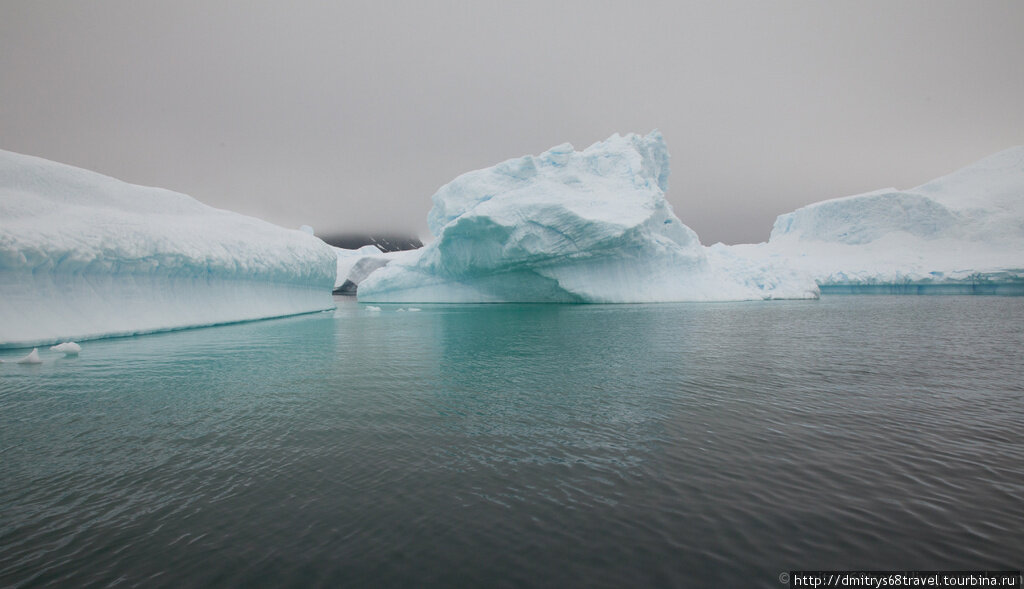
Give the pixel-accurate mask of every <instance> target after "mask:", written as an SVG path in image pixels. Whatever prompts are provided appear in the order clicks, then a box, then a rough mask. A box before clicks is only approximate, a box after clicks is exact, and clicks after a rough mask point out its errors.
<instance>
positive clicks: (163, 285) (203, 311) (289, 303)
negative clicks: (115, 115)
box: [0, 151, 337, 347]
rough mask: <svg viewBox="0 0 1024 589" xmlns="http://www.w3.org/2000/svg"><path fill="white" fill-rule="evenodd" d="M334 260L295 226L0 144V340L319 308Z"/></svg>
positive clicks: (52, 338)
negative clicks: (0, 147) (6, 148)
mask: <svg viewBox="0 0 1024 589" xmlns="http://www.w3.org/2000/svg"><path fill="white" fill-rule="evenodd" d="M336 265H337V257H336V256H335V254H334V252H333V251H332V250H331V247H330V246H328V245H327V244H325V243H323V242H322V241H320V240H319V239H317V238H315V237H313V236H312V235H308V234H306V233H304V232H302V231H297V230H288V229H283V228H281V227H277V226H275V225H272V224H270V223H267V222H265V221H261V220H259V219H255V218H252V217H247V216H244V215H239V214H236V213H232V212H229V211H223V210H219V209H214V208H212V207H209V206H207V205H204V204H202V203H200V202H199V201H197V200H195V199H193V198H191V197H189V196H186V195H184V194H179V193H175V192H171V191H168V190H162V189H158V188H148V187H143V186H136V185H132V184H127V183H125V182H121V181H119V180H116V179H114V178H110V177H107V176H103V175H101V174H97V173H95V172H90V171H88V170H83V169H80V168H75V167H72V166H67V165H63V164H58V163H55V162H51V161H47V160H44V159H41V158H36V157H31V156H26V155H20V154H16V153H11V152H5V151H0V347H18V346H30V345H41V344H47V343H56V342H58V341H62V340H68V339H88V338H97V337H105V336H113V335H131V334H137V333H148V332H154V331H165V330H173V329H182V328H186V327H198V326H204V325H214V324H221V323H230V322H236V321H247V320H253V319H263V318H269V317H280V316H284V315H293V314H298V313H308V312H315V311H321V310H325V309H331V308H333V307H334V301H333V299H332V298H331V288H332V286H333V284H334V279H335V275H336Z"/></svg>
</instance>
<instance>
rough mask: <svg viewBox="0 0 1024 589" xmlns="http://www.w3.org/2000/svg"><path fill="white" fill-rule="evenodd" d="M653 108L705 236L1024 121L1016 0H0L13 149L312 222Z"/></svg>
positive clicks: (365, 219) (372, 206)
mask: <svg viewBox="0 0 1024 589" xmlns="http://www.w3.org/2000/svg"><path fill="white" fill-rule="evenodd" d="M654 128H657V129H660V130H661V131H662V133H663V134H664V136H665V139H666V141H667V143H668V147H669V151H670V152H671V154H672V175H671V177H670V180H669V191H668V197H669V200H670V202H671V203H672V205H673V207H674V208H675V211H676V214H677V215H678V216H679V217H680V219H682V220H683V222H684V223H686V224H688V225H689V226H691V227H692V228H693V229H694V230H696V231H697V233H698V234H699V235H700V236H701V240H702V241H703V242H704V243H706V244H710V243H714V242H716V241H725V242H727V243H736V242H750V241H762V240H764V239H766V238H767V237H768V232H769V231H770V229H771V225H772V222H773V221H774V218H775V216H776V215H778V214H780V213H783V212H786V211H789V210H792V209H794V208H797V207H799V206H801V205H804V204H807V203H810V202H814V201H817V200H822V199H825V198H831V197H836V196H844V195H849V194H855V193H858V192H864V191H868V190H873V189H876V188H884V187H888V186H896V187H899V188H909V187H912V186H915V185H917V184H921V183H923V182H925V181H927V180H929V179H931V178H934V177H936V176H939V175H942V174H944V173H946V172H949V171H952V170H954V169H956V168H958V167H961V166H963V165H966V164H968V163H970V162H972V161H974V160H977V159H979V158H981V157H984V156H985V155H988V154H990V153H993V152H996V151H999V150H1001V149H1004V148H1006V147H1009V146H1012V145H1018V144H1022V143H1024V2H1020V1H1017V0H1011V1H1006V2H974V1H966V0H964V1H960V2H944V1H934V0H928V1H922V2H911V1H900V2H889V1H886V2H864V1H855V2H832V1H829V2H813V3H812V2H799V3H797V2H767V1H757V2H698V3H686V2H680V1H678V0H677V1H669V2H636V1H629V2H626V1H622V2H597V1H584V2H557V1H555V2H552V1H546V2H523V1H515V2H512V1H502V2H481V1H473V2H427V1H422V2H412V1H410V2H358V3H356V2H322V3H309V2H298V3H290V2H282V1H280V0H274V1H272V2H255V1H246V2H241V1H239V2H216V1H210V0H197V1H183V0H176V1H174V2H170V1H168V2H148V1H142V2H139V1H135V0H131V1H124V2H114V1H104V0H101V1H98V2H78V1H75V2H70V1H69V2H52V1H37V0H33V1H23V2H22V1H11V0H0V148H3V149H7V150H11V151H17V152H22V153H29V154H32V155H38V156H41V157H45V158H48V159H52V160H57V161H61V162H65V163H70V164H73V165H77V166H82V167H85V168H89V169H92V170H96V171H99V172H102V173H105V174H109V175H112V176H115V177H118V178H121V179H123V180H127V181H130V182H135V183H139V184H146V185H154V186H161V187H165V188H170V189H173V190H177V191H180V192H185V193H187V194H191V195H192V196H194V197H196V198H198V199H200V200H202V201H203V202H206V203H208V204H211V205H213V206H217V207H221V208H226V209H231V210H235V211H238V212H242V213H246V214H251V215H255V216H258V217H262V218H264V219H267V220H269V221H272V222H275V223H278V224H281V225H285V226H290V227H297V226H298V225H299V224H302V223H307V224H310V225H312V226H314V227H315V228H316V229H317V232H318V233H321V234H327V233H334V232H342V231H367V230H369V231H380V230H391V231H399V232H402V231H411V232H414V233H418V234H421V235H424V236H425V235H426V215H427V211H428V210H429V208H430V196H431V195H432V194H433V193H434V191H435V190H436V189H437V188H438V187H440V186H441V185H442V184H444V183H446V182H448V181H449V180H451V179H452V178H454V177H455V176H457V175H459V174H461V173H463V172H466V171H469V170H472V169H477V168H481V167H486V166H490V165H493V164H495V163H497V162H499V161H502V160H505V159H508V158H511V157H517V156H520V155H524V154H527V153H539V152H541V151H544V150H545V149H547V148H548V147H551V146H553V145H556V144H559V143H562V142H565V141H569V142H571V143H573V145H575V146H576V147H577V149H582V148H584V147H586V146H587V145H589V144H591V143H593V142H595V141H599V140H601V139H604V138H605V137H607V136H608V135H611V134H612V133H615V132H619V133H626V132H637V133H647V132H648V131H650V130H651V129H654Z"/></svg>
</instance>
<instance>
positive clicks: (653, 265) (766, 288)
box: [359, 131, 817, 303]
mask: <svg viewBox="0 0 1024 589" xmlns="http://www.w3.org/2000/svg"><path fill="white" fill-rule="evenodd" d="M668 175H669V155H668V151H667V149H666V147H665V143H664V140H663V139H662V136H661V134H660V133H658V132H656V131H655V132H652V133H651V134H649V135H647V136H646V137H643V136H638V135H632V134H630V135H626V136H619V135H613V136H612V137H610V138H609V139H607V140H605V141H602V142H599V143H595V144H594V145H591V146H590V147H588V148H587V149H585V150H583V151H580V152H577V151H574V149H573V147H572V146H571V145H569V144H563V145H559V146H557V147H554V148H552V149H549V150H548V151H546V152H544V153H542V154H540V155H538V156H525V157H521V158H517V159H511V160H508V161H505V162H503V163H500V164H498V165H496V166H494V167H491V168H486V169H483V170H477V171H474V172H469V173H467V174H463V175H462V176H459V177H458V178H456V179H455V180H453V181H452V182H450V183H449V184H447V185H445V186H443V187H441V189H440V190H438V191H437V193H436V194H435V195H434V196H433V208H432V209H431V211H430V214H429V217H428V225H429V227H430V231H431V233H432V234H433V235H434V236H435V239H434V240H433V241H432V242H431V243H429V244H428V245H426V246H425V247H424V248H422V249H421V250H419V251H418V252H417V253H415V254H414V255H412V254H410V255H407V256H406V257H404V258H403V259H400V260H394V261H393V262H391V263H390V264H389V265H387V266H386V267H384V268H381V269H379V270H377V271H375V272H373V273H372V274H370V275H369V276H368V277H367V278H366V279H365V280H364V281H363V282H362V283H361V284H360V285H359V298H360V300H364V301H370V302H589V303H631V302H659V301H717V300H741V299H765V298H805V297H813V296H816V295H817V288H816V286H815V285H814V283H813V282H812V281H810V280H807V279H804V278H802V277H801V276H800V275H798V274H795V273H791V272H788V271H787V270H785V269H777V268H774V267H772V266H771V264H772V262H771V261H763V260H760V261H756V262H751V261H750V260H748V259H745V258H739V257H735V256H729V255H726V254H717V253H716V254H714V255H712V256H709V255H708V254H707V252H706V249H705V248H704V247H702V246H701V244H700V240H699V239H698V238H697V235H696V234H695V233H694V232H693V231H692V230H691V229H690V228H689V227H687V226H686V225H684V224H683V223H681V222H680V221H679V219H678V218H676V216H675V214H673V212H672V208H671V206H670V205H669V204H668V202H667V201H666V200H665V195H664V193H665V190H666V188H667V185H668Z"/></svg>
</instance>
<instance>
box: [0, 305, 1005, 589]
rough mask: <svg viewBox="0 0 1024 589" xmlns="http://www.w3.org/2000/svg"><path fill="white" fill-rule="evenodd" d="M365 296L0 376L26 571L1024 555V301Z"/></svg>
mask: <svg viewBox="0 0 1024 589" xmlns="http://www.w3.org/2000/svg"><path fill="white" fill-rule="evenodd" d="M339 305H340V308H339V310H338V311H337V312H336V313H334V314H332V313H324V314H318V315H311V316H304V317H297V318H291V319H283V320H275V321H265V322H257V323H249V324H243V325H234V326H227V327H219V328H210V329H201V330H192V331H184V332H178V333H170V334H163V335H154V336H147V337H139V338H127V339H116V340H106V341H95V342H87V343H86V344H85V345H84V349H83V352H82V355H81V357H80V358H77V359H58V358H57V355H56V354H54V353H52V352H47V353H44V354H43V355H44V359H46V363H45V364H43V365H42V366H38V367H28V366H18V365H12V364H4V365H3V366H0V586H14V587H29V586H61V587H64V586H77V585H89V586H108V585H110V586H114V585H116V586H145V587H154V586H221V587H229V586H230V587H233V586H264V587H277V586H290V587H310V586H325V587H333V586H347V587H406V586H409V587H441V586H480V587H484V586H487V587H490V586H510V587H525V586H548V587H561V586H575V587H601V586H607V587H625V586H658V587H671V586H715V585H717V586H726V587H728V586H733V587H741V586H763V587H781V586H782V585H781V584H780V583H779V581H778V580H777V577H778V574H779V572H781V571H784V570H789V569H827V568H842V569H845V568H853V569H965V568H967V569H975V568H990V569H991V568H1000V569H1019V568H1021V567H1022V566H1024V433H1022V424H1024V384H1022V381H1024V299H1019V298H1009V299H1008V298H997V297H991V298H990V297H919V298H918V297H826V298H824V299H822V300H821V301H801V302H771V303H741V304H693V305H636V306H633V305H623V306H571V305H566V306H556V305H551V306H548V305H525V306H518V305H483V306H422V309H423V310H422V311H421V312H398V311H397V309H398V307H387V306H385V307H384V309H383V311H382V312H380V313H373V312H369V311H367V310H365V308H364V307H361V306H359V305H356V304H355V303H353V302H352V301H350V300H347V299H339ZM13 355H14V352H5V353H4V354H3V358H5V359H8V360H9V359H11V358H12V357H13Z"/></svg>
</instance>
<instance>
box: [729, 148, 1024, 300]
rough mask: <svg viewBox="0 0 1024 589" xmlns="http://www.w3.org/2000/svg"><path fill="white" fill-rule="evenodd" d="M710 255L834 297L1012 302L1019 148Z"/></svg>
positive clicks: (806, 210)
mask: <svg viewBox="0 0 1024 589" xmlns="http://www.w3.org/2000/svg"><path fill="white" fill-rule="evenodd" d="M712 249H713V250H715V251H723V252H724V251H726V250H728V251H729V253H730V254H731V255H737V256H742V257H746V258H747V259H751V260H758V261H760V262H763V263H765V264H768V265H782V266H786V267H788V268H790V269H792V270H793V271H795V272H801V273H805V274H807V275H809V276H811V277H812V278H814V280H815V281H816V282H817V283H818V284H820V285H821V286H822V288H823V289H825V290H827V291H832V292H841V291H842V289H843V288H847V287H850V288H852V290H850V292H871V291H870V290H865V288H864V287H878V288H877V289H876V291H877V292H887V291H888V292H896V291H893V290H892V288H891V287H897V288H907V289H909V290H908V292H915V290H913V289H917V288H918V287H929V288H933V290H934V291H936V292H951V293H959V292H983V293H987V292H991V293H995V294H1000V293H1003V292H1005V293H1006V294H1018V293H1016V292H1012V291H1014V290H1021V291H1022V292H1024V290H1022V289H1024V147H1014V148H1011V149H1007V150H1005V151H1002V152H999V153H997V154H995V155H992V156H989V157H987V158H985V159H983V160H981V161H979V162H977V163H974V164H972V165H970V166H967V167H966V168H963V169H961V170H958V171H956V172H953V173H951V174H948V175H946V176H943V177H941V178H938V179H936V180H933V181H931V182H928V183H926V184H923V185H921V186H918V187H917V188H913V189H910V190H897V189H895V188H889V189H884V190H878V191H874V192H869V193H866V194H860V195H856V196H849V197H844V198H836V199H832V200H826V201H822V202H818V203H814V204H811V205H808V206H806V207H803V208H800V209H798V210H796V211H794V212H792V213H787V214H784V215H781V216H779V218H778V219H777V220H776V222H775V226H774V228H773V229H772V234H771V238H770V239H769V241H768V243H764V244H755V245H741V246H732V247H728V246H716V247H715V248H712ZM956 286H969V287H970V288H967V289H964V288H953V287H956ZM882 287H884V288H882ZM858 289H859V290H858ZM942 289H945V290H942ZM921 292H927V291H926V290H921Z"/></svg>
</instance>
